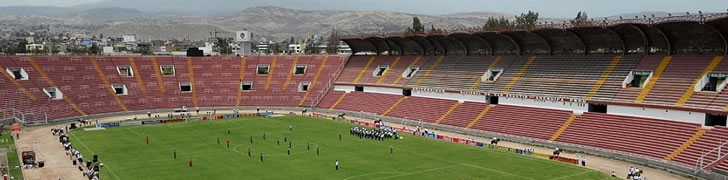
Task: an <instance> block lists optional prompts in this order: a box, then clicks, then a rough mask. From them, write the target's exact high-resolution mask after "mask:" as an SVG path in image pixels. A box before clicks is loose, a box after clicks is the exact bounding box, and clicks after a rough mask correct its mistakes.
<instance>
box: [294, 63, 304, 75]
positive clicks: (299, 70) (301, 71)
mask: <svg viewBox="0 0 728 180" xmlns="http://www.w3.org/2000/svg"><path fill="white" fill-rule="evenodd" d="M305 73H306V65H296V70H295V72H294V73H293V74H305Z"/></svg>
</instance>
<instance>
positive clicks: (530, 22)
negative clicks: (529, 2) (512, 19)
mask: <svg viewBox="0 0 728 180" xmlns="http://www.w3.org/2000/svg"><path fill="white" fill-rule="evenodd" d="M536 22H538V13H537V12H533V11H528V13H526V14H524V13H521V15H519V16H516V26H518V27H521V28H527V29H530V28H534V27H536Z"/></svg>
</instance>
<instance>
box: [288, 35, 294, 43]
mask: <svg viewBox="0 0 728 180" xmlns="http://www.w3.org/2000/svg"><path fill="white" fill-rule="evenodd" d="M288 44H296V39H295V38H293V36H291V40H289V41H288Z"/></svg>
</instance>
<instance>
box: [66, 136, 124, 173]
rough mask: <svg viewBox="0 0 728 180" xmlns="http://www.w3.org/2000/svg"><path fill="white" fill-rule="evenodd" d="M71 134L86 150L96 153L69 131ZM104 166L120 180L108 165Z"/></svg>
mask: <svg viewBox="0 0 728 180" xmlns="http://www.w3.org/2000/svg"><path fill="white" fill-rule="evenodd" d="M71 136H73V138H74V139H76V141H78V142H79V143H81V145H82V146H83V147H84V148H86V150H88V152H90V153H91V154H96V153H94V152H93V151H91V149H90V148H88V146H86V144H84V143H83V141H81V139H79V138H78V137H76V134H74V133H71ZM105 168H106V169H108V170H109V172H111V174H112V175H114V177H116V179H118V180H121V178H119V176H117V175H116V173H114V171H112V170H111V168H109V166H106V167H105Z"/></svg>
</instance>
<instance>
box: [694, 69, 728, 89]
mask: <svg viewBox="0 0 728 180" xmlns="http://www.w3.org/2000/svg"><path fill="white" fill-rule="evenodd" d="M726 78H728V73H718V72H710V73H708V74H706V75H705V76H703V78H702V79H701V80H700V82H698V87H696V89H695V91H698V90H699V91H710V92H721V91H722V90H723V89H724V88H725V87H726V84H728V81H726ZM697 88H699V89H697Z"/></svg>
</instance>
